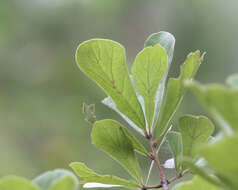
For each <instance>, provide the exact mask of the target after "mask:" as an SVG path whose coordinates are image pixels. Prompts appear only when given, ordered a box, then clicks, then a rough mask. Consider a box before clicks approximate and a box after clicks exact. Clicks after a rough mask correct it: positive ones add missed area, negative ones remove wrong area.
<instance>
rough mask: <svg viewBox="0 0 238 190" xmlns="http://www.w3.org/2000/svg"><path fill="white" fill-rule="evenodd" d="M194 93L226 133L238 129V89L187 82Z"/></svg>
mask: <svg viewBox="0 0 238 190" xmlns="http://www.w3.org/2000/svg"><path fill="white" fill-rule="evenodd" d="M186 85H187V86H188V87H190V88H191V89H192V91H193V93H194V95H195V96H196V97H197V98H198V99H199V100H200V101H201V103H202V104H203V106H204V107H205V108H206V109H207V111H208V112H209V114H210V115H211V117H212V118H213V119H214V120H215V121H216V123H217V124H218V125H219V126H220V127H221V128H222V129H223V131H224V132H225V133H226V134H231V133H232V131H234V132H237V131H238V125H237V123H238V116H237V113H238V89H237V88H232V89H231V88H227V87H225V86H222V85H216V84H210V85H205V86H203V85H200V84H199V83H197V82H189V83H188V82H187V83H186Z"/></svg>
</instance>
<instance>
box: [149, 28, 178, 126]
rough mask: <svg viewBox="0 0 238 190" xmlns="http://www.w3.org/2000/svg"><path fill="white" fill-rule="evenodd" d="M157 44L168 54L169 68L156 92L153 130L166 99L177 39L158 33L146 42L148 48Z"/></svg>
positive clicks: (167, 33)
mask: <svg viewBox="0 0 238 190" xmlns="http://www.w3.org/2000/svg"><path fill="white" fill-rule="evenodd" d="M156 44H160V45H161V46H162V47H163V48H164V49H165V51H166V54H167V56H168V67H167V71H166V73H165V74H164V76H163V79H162V81H161V83H160V85H159V87H158V89H157V92H156V97H155V114H154V121H153V126H152V127H153V129H154V128H155V125H156V123H157V120H158V117H159V113H160V107H161V104H162V100H163V97H164V90H165V83H166V79H167V75H168V72H169V67H170V65H171V62H172V60H173V54H174V46H175V38H174V36H173V35H172V34H170V33H169V32H164V31H161V32H158V33H154V34H151V35H150V36H149V37H148V38H147V40H146V42H145V47H148V46H155V45H156Z"/></svg>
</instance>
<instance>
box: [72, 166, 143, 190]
mask: <svg viewBox="0 0 238 190" xmlns="http://www.w3.org/2000/svg"><path fill="white" fill-rule="evenodd" d="M70 167H71V168H72V169H73V170H74V172H75V173H76V174H77V175H78V176H79V177H80V178H82V179H83V181H80V183H81V184H87V183H99V184H96V185H100V184H101V186H102V185H103V184H107V185H111V187H113V186H114V185H116V186H117V185H119V186H124V187H128V188H132V189H133V188H139V187H140V185H139V184H137V183H136V182H134V181H130V180H125V179H121V178H119V177H116V176H112V175H99V174H97V173H95V172H94V171H93V170H91V169H90V168H88V167H87V166H86V165H85V164H84V163H81V162H74V163H71V164H70ZM108 187H110V186H108Z"/></svg>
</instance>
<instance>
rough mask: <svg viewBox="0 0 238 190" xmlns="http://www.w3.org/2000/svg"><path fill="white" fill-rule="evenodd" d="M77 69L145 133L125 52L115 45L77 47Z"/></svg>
mask: <svg viewBox="0 0 238 190" xmlns="http://www.w3.org/2000/svg"><path fill="white" fill-rule="evenodd" d="M76 62H77V64H78V66H79V68H80V69H81V70H82V71H83V72H84V73H85V74H86V75H87V76H88V77H90V78H91V79H92V80H94V81H95V82H96V83H97V84H98V85H99V86H101V87H102V88H103V89H104V90H105V92H106V93H107V94H108V95H109V96H110V97H111V98H112V99H113V101H114V102H115V104H116V107H117V109H118V110H119V111H121V112H122V113H124V114H125V115H126V116H127V117H128V118H129V119H130V120H131V121H133V122H134V123H135V124H136V125H137V126H139V127H140V128H141V129H143V130H144V131H145V130H146V128H145V127H146V126H145V119H144V114H143V110H142V108H141V105H140V103H139V101H138V99H137V97H136V94H135V91H134V89H133V87H132V84H131V81H130V78H129V75H128V71H127V68H126V57H125V50H124V48H123V47H122V46H121V45H120V44H119V43H117V42H114V41H111V40H103V39H93V40H89V41H86V42H83V43H82V44H80V45H79V46H78V49H77V52H76Z"/></svg>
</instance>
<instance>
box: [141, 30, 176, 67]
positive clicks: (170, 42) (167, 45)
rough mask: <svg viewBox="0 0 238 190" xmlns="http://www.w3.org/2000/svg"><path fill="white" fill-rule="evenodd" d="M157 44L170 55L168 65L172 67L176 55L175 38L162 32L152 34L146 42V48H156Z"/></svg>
mask: <svg viewBox="0 0 238 190" xmlns="http://www.w3.org/2000/svg"><path fill="white" fill-rule="evenodd" d="M156 44H160V45H161V46H162V47H164V49H165V51H166V53H167V55H168V63H169V66H170V64H171V62H172V59H173V54H174V45H175V38H174V36H173V35H172V34H170V33H169V32H164V31H161V32H158V33H154V34H151V35H150V36H149V37H148V38H147V40H146V41H145V47H149V46H155V45H156Z"/></svg>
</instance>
